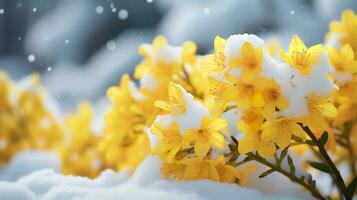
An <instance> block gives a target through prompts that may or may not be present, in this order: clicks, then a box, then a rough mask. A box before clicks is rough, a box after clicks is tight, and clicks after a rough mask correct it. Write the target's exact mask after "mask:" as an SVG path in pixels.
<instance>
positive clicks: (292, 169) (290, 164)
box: [288, 156, 295, 174]
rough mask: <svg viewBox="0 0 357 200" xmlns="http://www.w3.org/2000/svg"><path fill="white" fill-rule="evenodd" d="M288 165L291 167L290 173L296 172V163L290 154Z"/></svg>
mask: <svg viewBox="0 0 357 200" xmlns="http://www.w3.org/2000/svg"><path fill="white" fill-rule="evenodd" d="M288 165H289V168H290V173H291V174H295V165H294V162H293V160H292V159H291V157H290V156H288Z"/></svg>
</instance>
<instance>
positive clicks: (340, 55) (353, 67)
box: [327, 44, 357, 74]
mask: <svg viewBox="0 0 357 200" xmlns="http://www.w3.org/2000/svg"><path fill="white" fill-rule="evenodd" d="M327 51H328V54H329V59H330V62H331V65H332V66H333V67H334V68H335V70H336V71H337V72H349V73H351V74H353V73H356V72H357V61H356V60H354V52H353V49H352V48H351V46H350V45H349V44H346V45H344V46H343V47H342V48H341V49H340V50H339V51H338V50H336V49H335V48H333V47H329V48H327Z"/></svg>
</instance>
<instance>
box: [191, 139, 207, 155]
mask: <svg viewBox="0 0 357 200" xmlns="http://www.w3.org/2000/svg"><path fill="white" fill-rule="evenodd" d="M210 148H211V145H210V144H209V143H208V142H200V141H196V143H195V146H194V149H195V153H196V155H197V156H198V157H205V156H206V155H207V153H208V151H209V150H210Z"/></svg>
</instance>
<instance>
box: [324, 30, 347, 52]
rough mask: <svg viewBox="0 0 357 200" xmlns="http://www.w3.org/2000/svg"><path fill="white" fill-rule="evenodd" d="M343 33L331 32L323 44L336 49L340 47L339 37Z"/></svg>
mask: <svg viewBox="0 0 357 200" xmlns="http://www.w3.org/2000/svg"><path fill="white" fill-rule="evenodd" d="M342 36H343V34H340V33H331V34H330V35H329V36H328V37H327V40H326V42H325V46H327V47H328V46H330V47H333V48H336V49H339V48H341V47H342V45H341V42H340V40H341V38H342Z"/></svg>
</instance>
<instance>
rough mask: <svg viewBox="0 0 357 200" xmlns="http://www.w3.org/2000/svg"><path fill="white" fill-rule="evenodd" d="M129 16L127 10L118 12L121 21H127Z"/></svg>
mask: <svg viewBox="0 0 357 200" xmlns="http://www.w3.org/2000/svg"><path fill="white" fill-rule="evenodd" d="M128 16H129V13H128V11H127V10H125V9H121V10H119V12H118V17H119V19H121V20H125V19H126V18H128Z"/></svg>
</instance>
